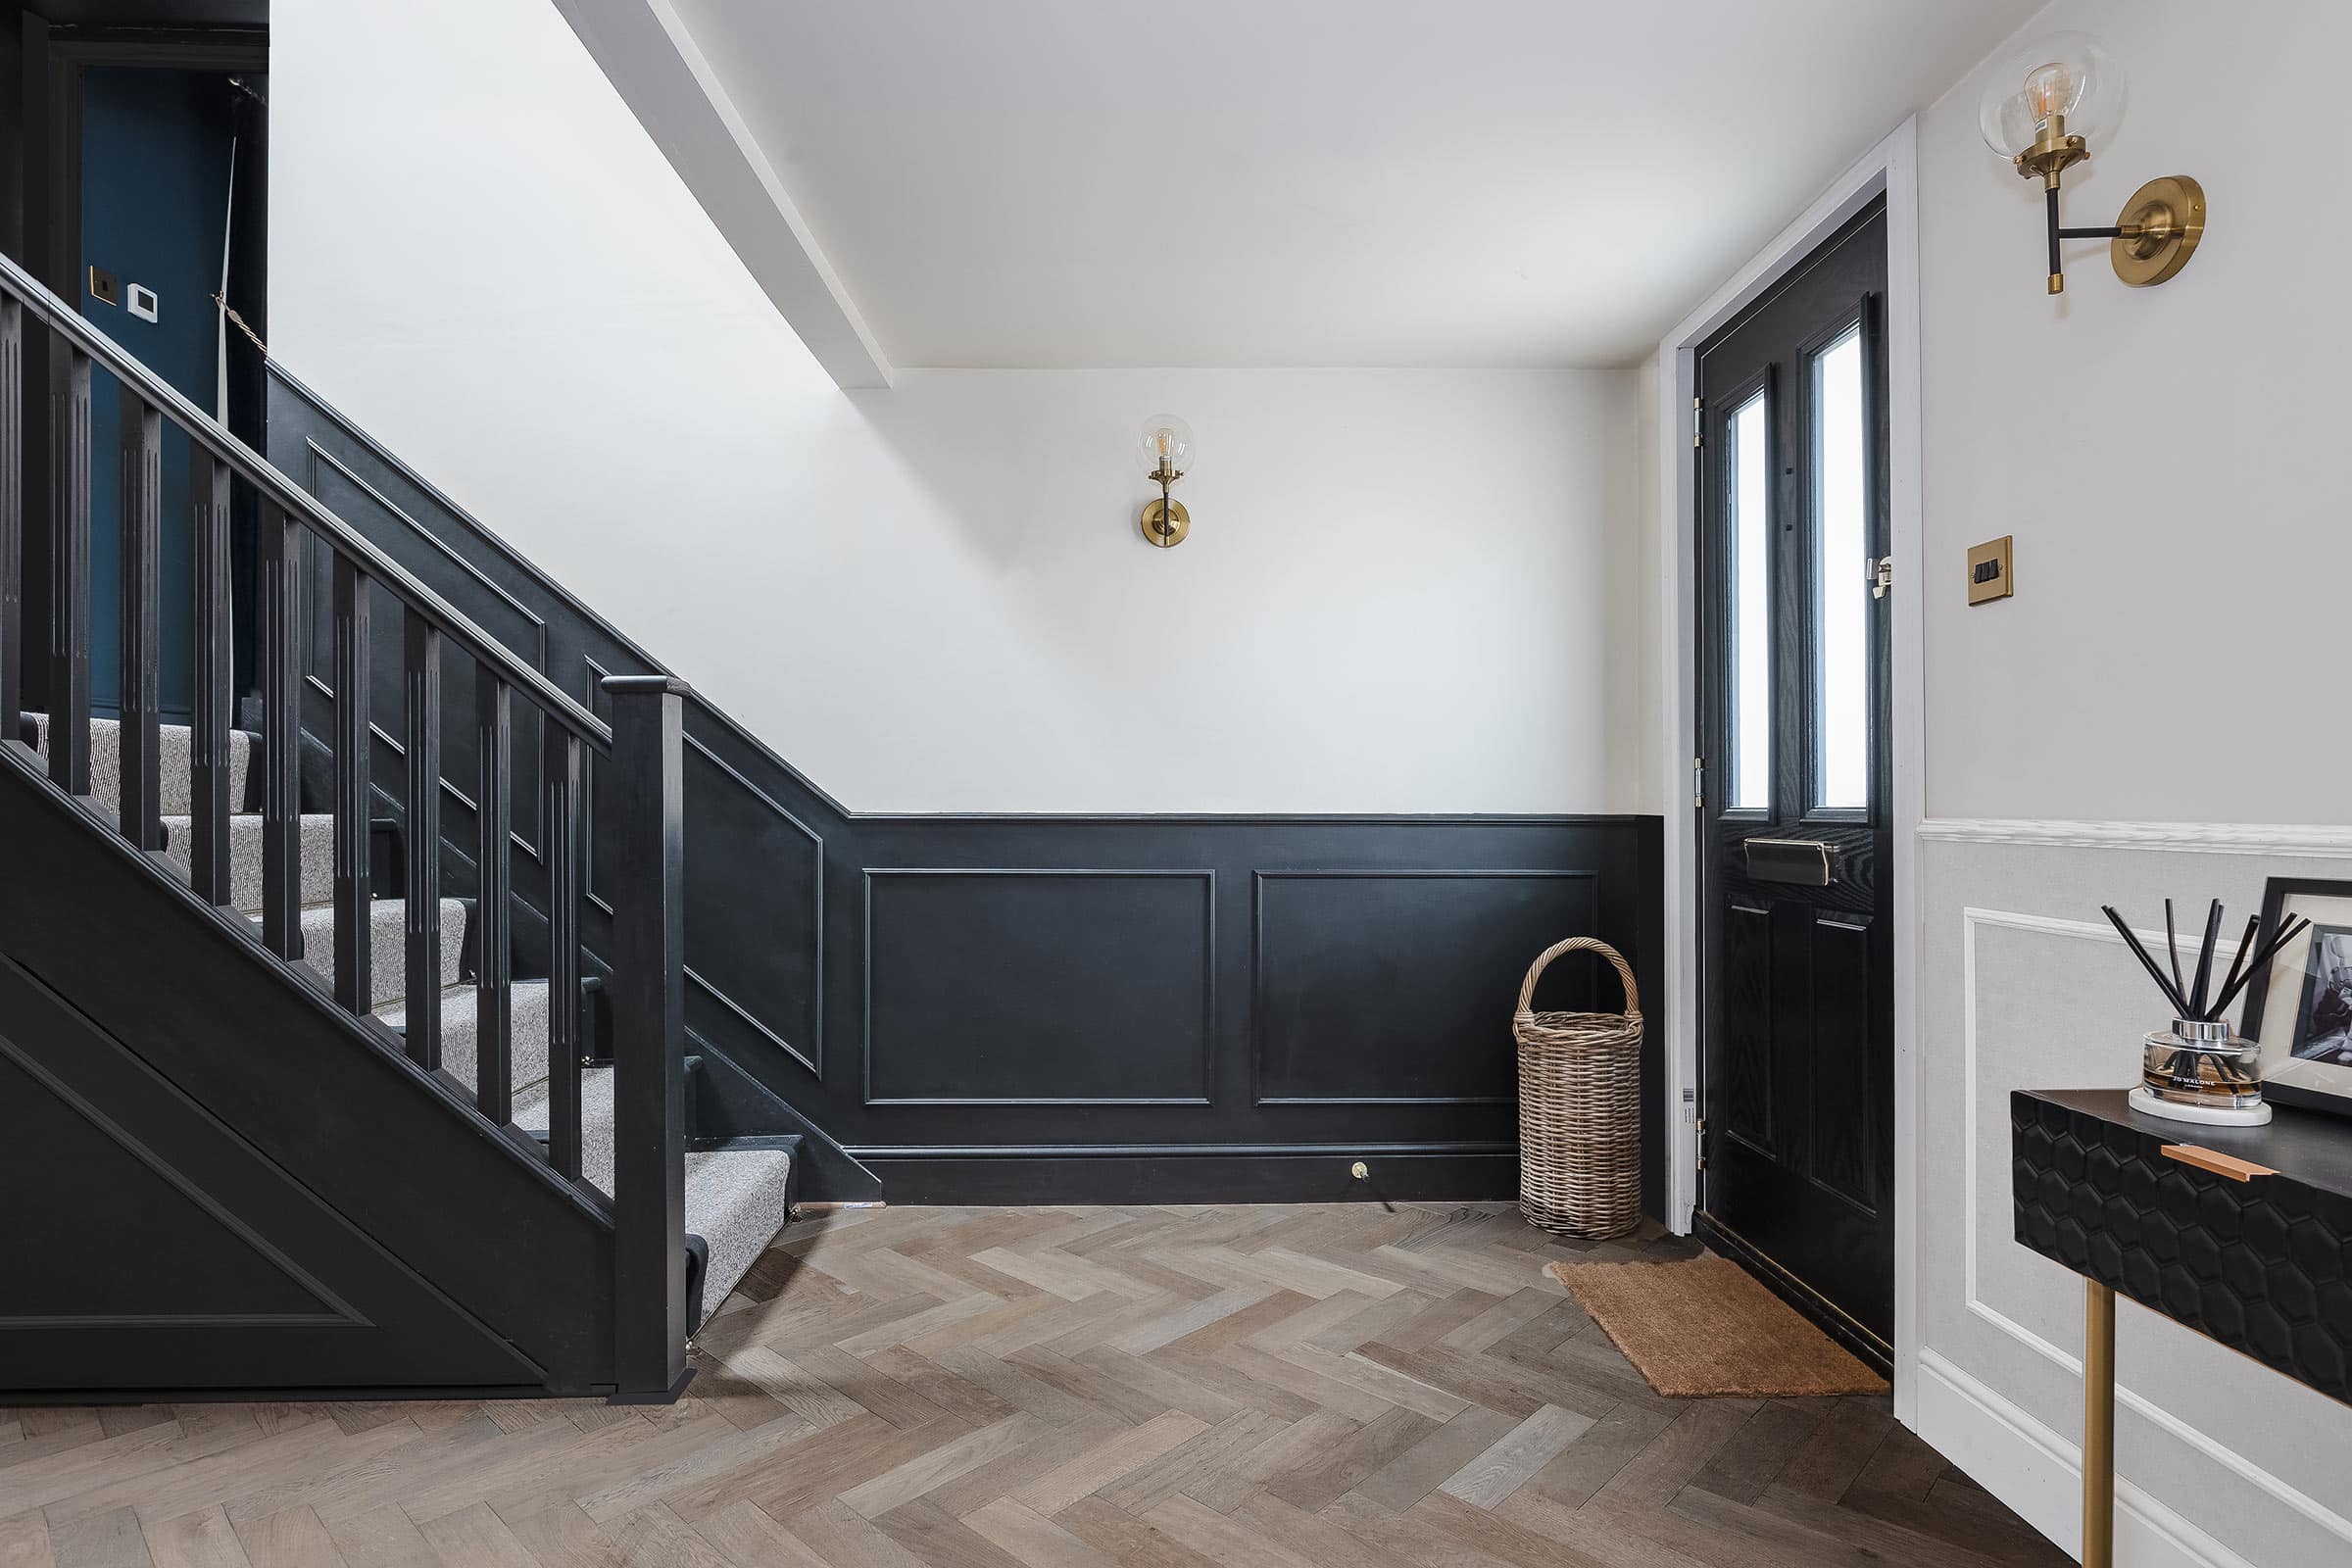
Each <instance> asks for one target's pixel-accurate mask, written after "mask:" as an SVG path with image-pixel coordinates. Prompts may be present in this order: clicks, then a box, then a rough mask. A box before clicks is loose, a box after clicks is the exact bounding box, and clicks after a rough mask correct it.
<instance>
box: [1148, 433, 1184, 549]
mask: <svg viewBox="0 0 2352 1568" xmlns="http://www.w3.org/2000/svg"><path fill="white" fill-rule="evenodd" d="M1135 450H1136V455H1137V457H1139V458H1140V459H1141V460H1142V461H1143V465H1144V472H1145V474H1146V475H1147V476H1148V477H1149V478H1151V480H1152V482H1153V483H1154V484H1156V485H1158V486H1159V499H1158V500H1157V501H1151V502H1146V503H1145V505H1144V516H1143V528H1144V538H1145V539H1147V540H1148V541H1150V542H1151V543H1152V544H1155V545H1157V546H1158V547H1159V548H1160V549H1162V550H1173V549H1175V548H1176V547H1177V546H1178V545H1180V544H1182V543H1184V539H1185V535H1187V534H1189V533H1191V532H1192V531H1193V516H1192V514H1191V513H1189V512H1187V511H1185V510H1184V503H1183V502H1181V501H1176V500H1171V499H1170V498H1169V496H1168V486H1170V485H1172V484H1174V483H1175V482H1176V481H1177V480H1179V479H1181V478H1183V477H1184V476H1185V474H1186V472H1188V471H1189V470H1190V469H1191V468H1192V466H1193V452H1194V448H1193V427H1192V426H1191V425H1189V424H1187V423H1185V422H1184V421H1183V420H1182V419H1179V418H1178V417H1176V416H1174V415H1173V414H1154V415H1153V416H1152V417H1150V418H1149V419H1146V420H1145V421H1144V433H1143V437H1142V439H1140V440H1139V441H1137V443H1136V447H1135Z"/></svg>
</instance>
